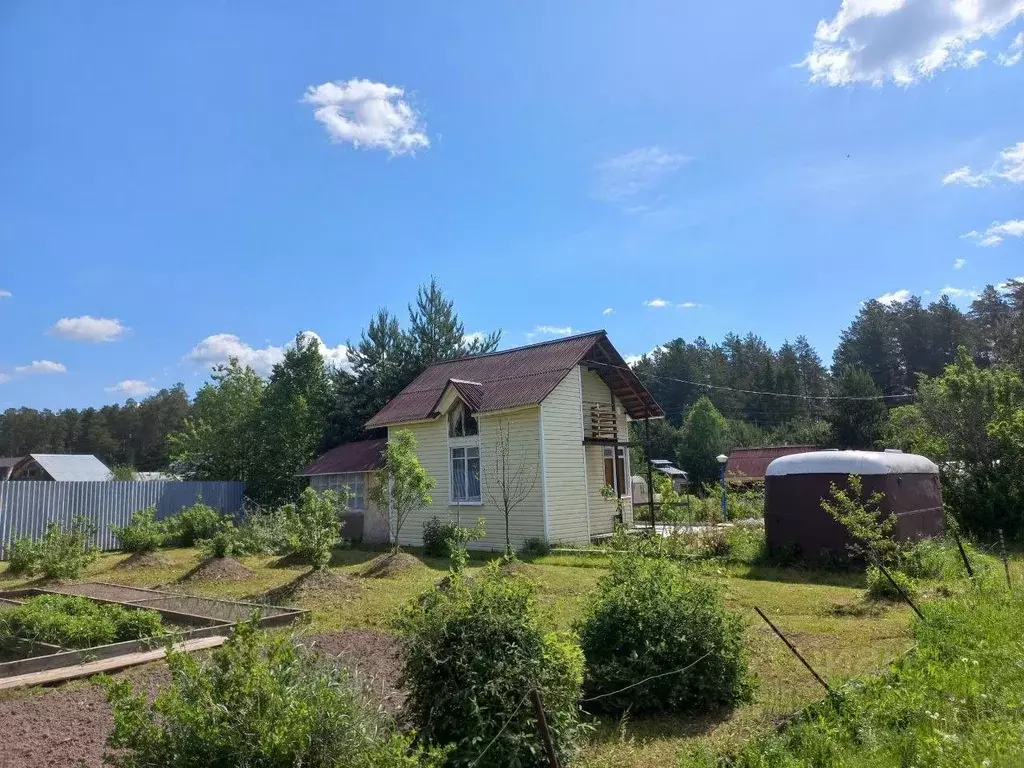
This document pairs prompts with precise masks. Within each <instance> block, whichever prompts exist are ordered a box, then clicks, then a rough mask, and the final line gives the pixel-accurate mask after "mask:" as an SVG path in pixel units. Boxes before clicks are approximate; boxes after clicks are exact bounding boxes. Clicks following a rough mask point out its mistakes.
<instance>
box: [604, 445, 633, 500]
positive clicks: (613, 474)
mask: <svg viewBox="0 0 1024 768" xmlns="http://www.w3.org/2000/svg"><path fill="white" fill-rule="evenodd" d="M604 483H605V485H608V486H611V487H612V488H614V489H615V494H616V495H617V496H626V495H627V494H628V493H629V485H628V484H627V482H626V449H625V448H624V447H615V448H611V447H608V448H605V449H604Z"/></svg>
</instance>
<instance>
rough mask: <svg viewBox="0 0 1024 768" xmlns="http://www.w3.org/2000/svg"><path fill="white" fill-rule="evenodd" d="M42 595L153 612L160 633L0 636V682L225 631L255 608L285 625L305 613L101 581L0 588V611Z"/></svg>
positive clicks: (269, 621) (263, 620)
mask: <svg viewBox="0 0 1024 768" xmlns="http://www.w3.org/2000/svg"><path fill="white" fill-rule="evenodd" d="M45 595H50V596H53V597H55V598H82V599H85V600H88V601H90V602H92V603H96V604H100V605H113V606H118V607H120V608H122V609H124V610H127V611H139V612H148V613H155V614H157V615H158V616H159V617H160V620H161V621H160V622H156V623H155V624H154V626H157V625H162V626H159V631H160V634H157V635H155V636H148V637H147V636H138V635H137V636H135V637H134V638H133V639H121V640H120V641H119V642H110V643H104V644H98V645H92V644H90V645H88V646H85V644H84V643H80V642H75V641H73V640H71V639H70V638H69V639H68V640H67V641H66V642H61V643H59V644H58V643H56V642H54V643H40V642H38V639H37V638H29V637H9V638H7V639H6V640H3V639H0V682H2V681H3V680H4V679H7V678H13V677H16V676H20V675H26V674H30V673H33V672H42V671H46V670H54V669H60V668H64V667H73V666H75V665H78V664H82V663H84V662H86V661H96V660H100V659H109V658H113V657H116V656H125V655H128V654H133V653H138V652H140V651H145V650H149V649H152V648H154V647H159V646H161V645H163V644H165V643H166V642H167V641H168V640H173V641H174V642H181V641H185V640H197V639H200V638H206V637H214V636H216V635H228V634H230V632H231V628H232V626H233V625H234V624H236V623H238V622H239V621H245V620H248V619H250V618H252V617H253V616H254V615H255V614H256V613H257V612H258V614H259V616H260V624H261V625H279V624H286V623H289V622H291V621H294V620H295V619H296V618H298V617H299V616H300V615H302V614H303V613H304V611H302V610H299V609H292V608H282V607H278V606H271V605H259V604H256V603H244V602H238V601H232V600H221V599H215V598H206V597H192V596H190V595H180V594H175V593H173V592H164V591H160V590H151V589H141V588H136V587H125V586H121V585H117V584H106V583H103V582H84V583H81V584H68V585H61V586H59V587H56V588H55V589H53V590H50V589H40V588H22V589H16V590H9V591H7V592H0V610H4V609H5V608H6V609H11V608H17V607H19V606H20V605H23V604H24V603H26V602H28V601H31V600H32V599H33V598H35V597H40V596H45ZM122 637H123V635H122ZM47 639H49V638H47ZM12 684H13V681H12Z"/></svg>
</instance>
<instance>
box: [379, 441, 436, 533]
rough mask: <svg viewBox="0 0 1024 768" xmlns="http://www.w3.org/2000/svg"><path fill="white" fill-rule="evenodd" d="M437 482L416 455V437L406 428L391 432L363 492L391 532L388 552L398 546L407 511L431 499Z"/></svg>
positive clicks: (421, 506)
mask: <svg viewBox="0 0 1024 768" xmlns="http://www.w3.org/2000/svg"><path fill="white" fill-rule="evenodd" d="M436 485H437V483H436V482H434V478H432V477H431V476H430V475H429V474H427V470H425V469H424V468H423V465H422V464H420V461H419V459H418V458H417V457H416V437H415V436H414V435H413V433H412V432H411V431H409V430H408V429H399V430H397V431H395V432H392V433H391V436H390V437H389V438H388V443H387V446H386V447H385V448H384V466H383V467H381V469H380V470H378V471H377V481H376V482H375V483H373V484H372V485H371V486H370V488H369V490H368V491H367V495H368V496H369V498H370V501H372V502H373V504H374V506H376V507H377V510H378V511H379V513H380V514H381V515H382V516H383V517H384V520H385V522H386V523H387V525H388V530H389V531H391V532H392V533H393V534H394V542H393V546H392V550H391V551H392V552H398V551H399V549H400V547H399V544H398V537H399V535H400V534H401V533H402V526H403V525H405V521H406V520H408V519H409V515H411V514H412V513H413V512H416V511H418V510H420V509H423V508H424V507H426V506H429V505H430V503H431V498H430V492H431V491H432V490H434V488H435V487H436Z"/></svg>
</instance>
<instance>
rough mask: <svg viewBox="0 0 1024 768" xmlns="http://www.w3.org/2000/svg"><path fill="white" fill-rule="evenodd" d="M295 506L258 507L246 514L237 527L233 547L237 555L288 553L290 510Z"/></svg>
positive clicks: (292, 510)
mask: <svg viewBox="0 0 1024 768" xmlns="http://www.w3.org/2000/svg"><path fill="white" fill-rule="evenodd" d="M294 509H295V507H294V506H291V505H290V506H289V508H288V509H285V508H284V507H277V508H274V509H267V510H264V509H257V510H255V511H252V512H249V513H248V514H246V516H245V521H244V522H243V523H242V524H241V525H239V526H238V527H237V528H236V529H235V533H234V543H233V549H234V551H235V554H236V555H284V554H287V553H288V533H289V530H290V526H291V524H292V523H291V519H290V517H289V512H294Z"/></svg>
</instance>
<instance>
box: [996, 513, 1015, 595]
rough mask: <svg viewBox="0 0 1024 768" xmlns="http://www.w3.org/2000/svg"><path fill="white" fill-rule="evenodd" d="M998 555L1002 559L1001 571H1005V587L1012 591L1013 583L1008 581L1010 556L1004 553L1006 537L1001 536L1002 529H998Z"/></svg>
mask: <svg viewBox="0 0 1024 768" xmlns="http://www.w3.org/2000/svg"><path fill="white" fill-rule="evenodd" d="M999 557H1000V558H1001V559H1002V561H1003V571H1004V572H1005V573H1006V588H1007V589H1008V590H1009V591H1010V592H1013V583H1012V582H1011V581H1010V558H1009V556H1008V555H1007V554H1006V539H1004V538H1003V529H1002V528H1000V529H999Z"/></svg>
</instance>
